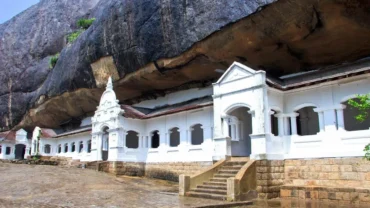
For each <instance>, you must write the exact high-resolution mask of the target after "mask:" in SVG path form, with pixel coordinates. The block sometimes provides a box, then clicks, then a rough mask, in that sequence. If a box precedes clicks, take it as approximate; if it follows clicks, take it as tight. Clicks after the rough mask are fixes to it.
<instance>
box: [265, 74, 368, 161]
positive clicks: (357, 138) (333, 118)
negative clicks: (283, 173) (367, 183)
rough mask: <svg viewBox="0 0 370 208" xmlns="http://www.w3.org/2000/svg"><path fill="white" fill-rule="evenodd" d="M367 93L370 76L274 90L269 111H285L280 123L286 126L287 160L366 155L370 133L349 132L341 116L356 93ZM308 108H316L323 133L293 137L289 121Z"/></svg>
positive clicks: (283, 134)
mask: <svg viewBox="0 0 370 208" xmlns="http://www.w3.org/2000/svg"><path fill="white" fill-rule="evenodd" d="M366 93H370V76H369V75H368V74H364V75H359V76H356V77H350V78H346V79H341V80H337V81H331V82H325V83H322V84H318V85H314V86H309V87H305V88H299V89H296V90H290V91H286V92H280V91H278V90H275V89H271V88H270V89H269V93H268V94H269V96H268V102H269V108H270V109H274V108H276V107H278V108H280V109H283V112H281V114H282V116H283V117H282V119H281V120H279V122H281V123H283V124H281V123H280V126H279V127H282V126H283V127H282V128H283V133H282V134H280V133H279V134H280V137H282V138H283V141H284V148H285V158H312V157H345V156H362V155H363V154H364V153H363V148H364V146H365V145H366V144H368V143H369V142H370V130H361V131H345V130H344V129H343V128H342V125H343V124H341V121H340V120H341V118H340V114H341V110H342V107H343V106H342V105H341V103H343V102H344V101H346V100H348V99H349V98H354V97H355V95H356V94H366ZM282 106H283V107H282ZM306 106H314V107H315V108H316V109H315V111H317V113H318V116H319V120H320V121H319V123H318V124H317V125H319V129H320V132H319V133H317V134H316V135H307V136H299V135H297V134H294V133H293V135H289V133H288V130H289V128H292V126H291V125H289V124H288V123H287V120H286V118H294V116H293V117H291V116H292V115H293V114H294V113H295V112H296V111H297V110H298V109H300V108H303V107H306ZM320 114H321V115H320ZM320 117H321V118H320ZM292 121H294V119H293V120H292ZM368 127H370V123H369V124H368ZM293 128H294V126H293Z"/></svg>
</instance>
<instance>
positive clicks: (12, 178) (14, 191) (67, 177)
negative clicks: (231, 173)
mask: <svg viewBox="0 0 370 208" xmlns="http://www.w3.org/2000/svg"><path fill="white" fill-rule="evenodd" d="M177 190H178V185H177V183H171V182H166V181H161V180H151V179H146V178H129V177H115V176H112V175H109V174H106V173H101V172H96V171H93V170H87V169H77V168H61V167H54V166H42V165H18V164H8V163H0V207H12V208H13V207H22V208H26V207H35V208H36V207H37V208H41V207H94V208H95V207H130V208H134V207H164V208H165V207H192V206H196V205H205V204H217V203H222V202H220V201H214V200H206V199H197V198H187V197H179V196H178V195H177Z"/></svg>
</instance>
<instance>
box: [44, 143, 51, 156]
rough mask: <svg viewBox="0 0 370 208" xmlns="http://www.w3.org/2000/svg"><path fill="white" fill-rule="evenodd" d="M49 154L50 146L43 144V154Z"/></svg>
mask: <svg viewBox="0 0 370 208" xmlns="http://www.w3.org/2000/svg"><path fill="white" fill-rule="evenodd" d="M50 152H51V146H50V144H45V146H44V153H45V154H50Z"/></svg>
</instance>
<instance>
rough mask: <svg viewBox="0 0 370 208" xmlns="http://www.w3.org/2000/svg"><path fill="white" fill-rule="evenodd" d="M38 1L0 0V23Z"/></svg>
mask: <svg viewBox="0 0 370 208" xmlns="http://www.w3.org/2000/svg"><path fill="white" fill-rule="evenodd" d="M38 2H39V0H0V24H2V23H4V22H6V21H7V20H9V19H11V18H12V17H14V16H15V15H17V14H19V13H21V12H22V11H24V10H26V9H27V8H28V7H30V6H32V5H34V4H36V3H38Z"/></svg>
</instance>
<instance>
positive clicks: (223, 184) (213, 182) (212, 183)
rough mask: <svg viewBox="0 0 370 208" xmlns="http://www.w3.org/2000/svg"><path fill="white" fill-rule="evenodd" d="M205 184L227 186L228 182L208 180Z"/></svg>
mask: <svg viewBox="0 0 370 208" xmlns="http://www.w3.org/2000/svg"><path fill="white" fill-rule="evenodd" d="M203 185H206V186H225V187H226V186H227V183H226V182H216V181H207V182H204V183H203Z"/></svg>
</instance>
